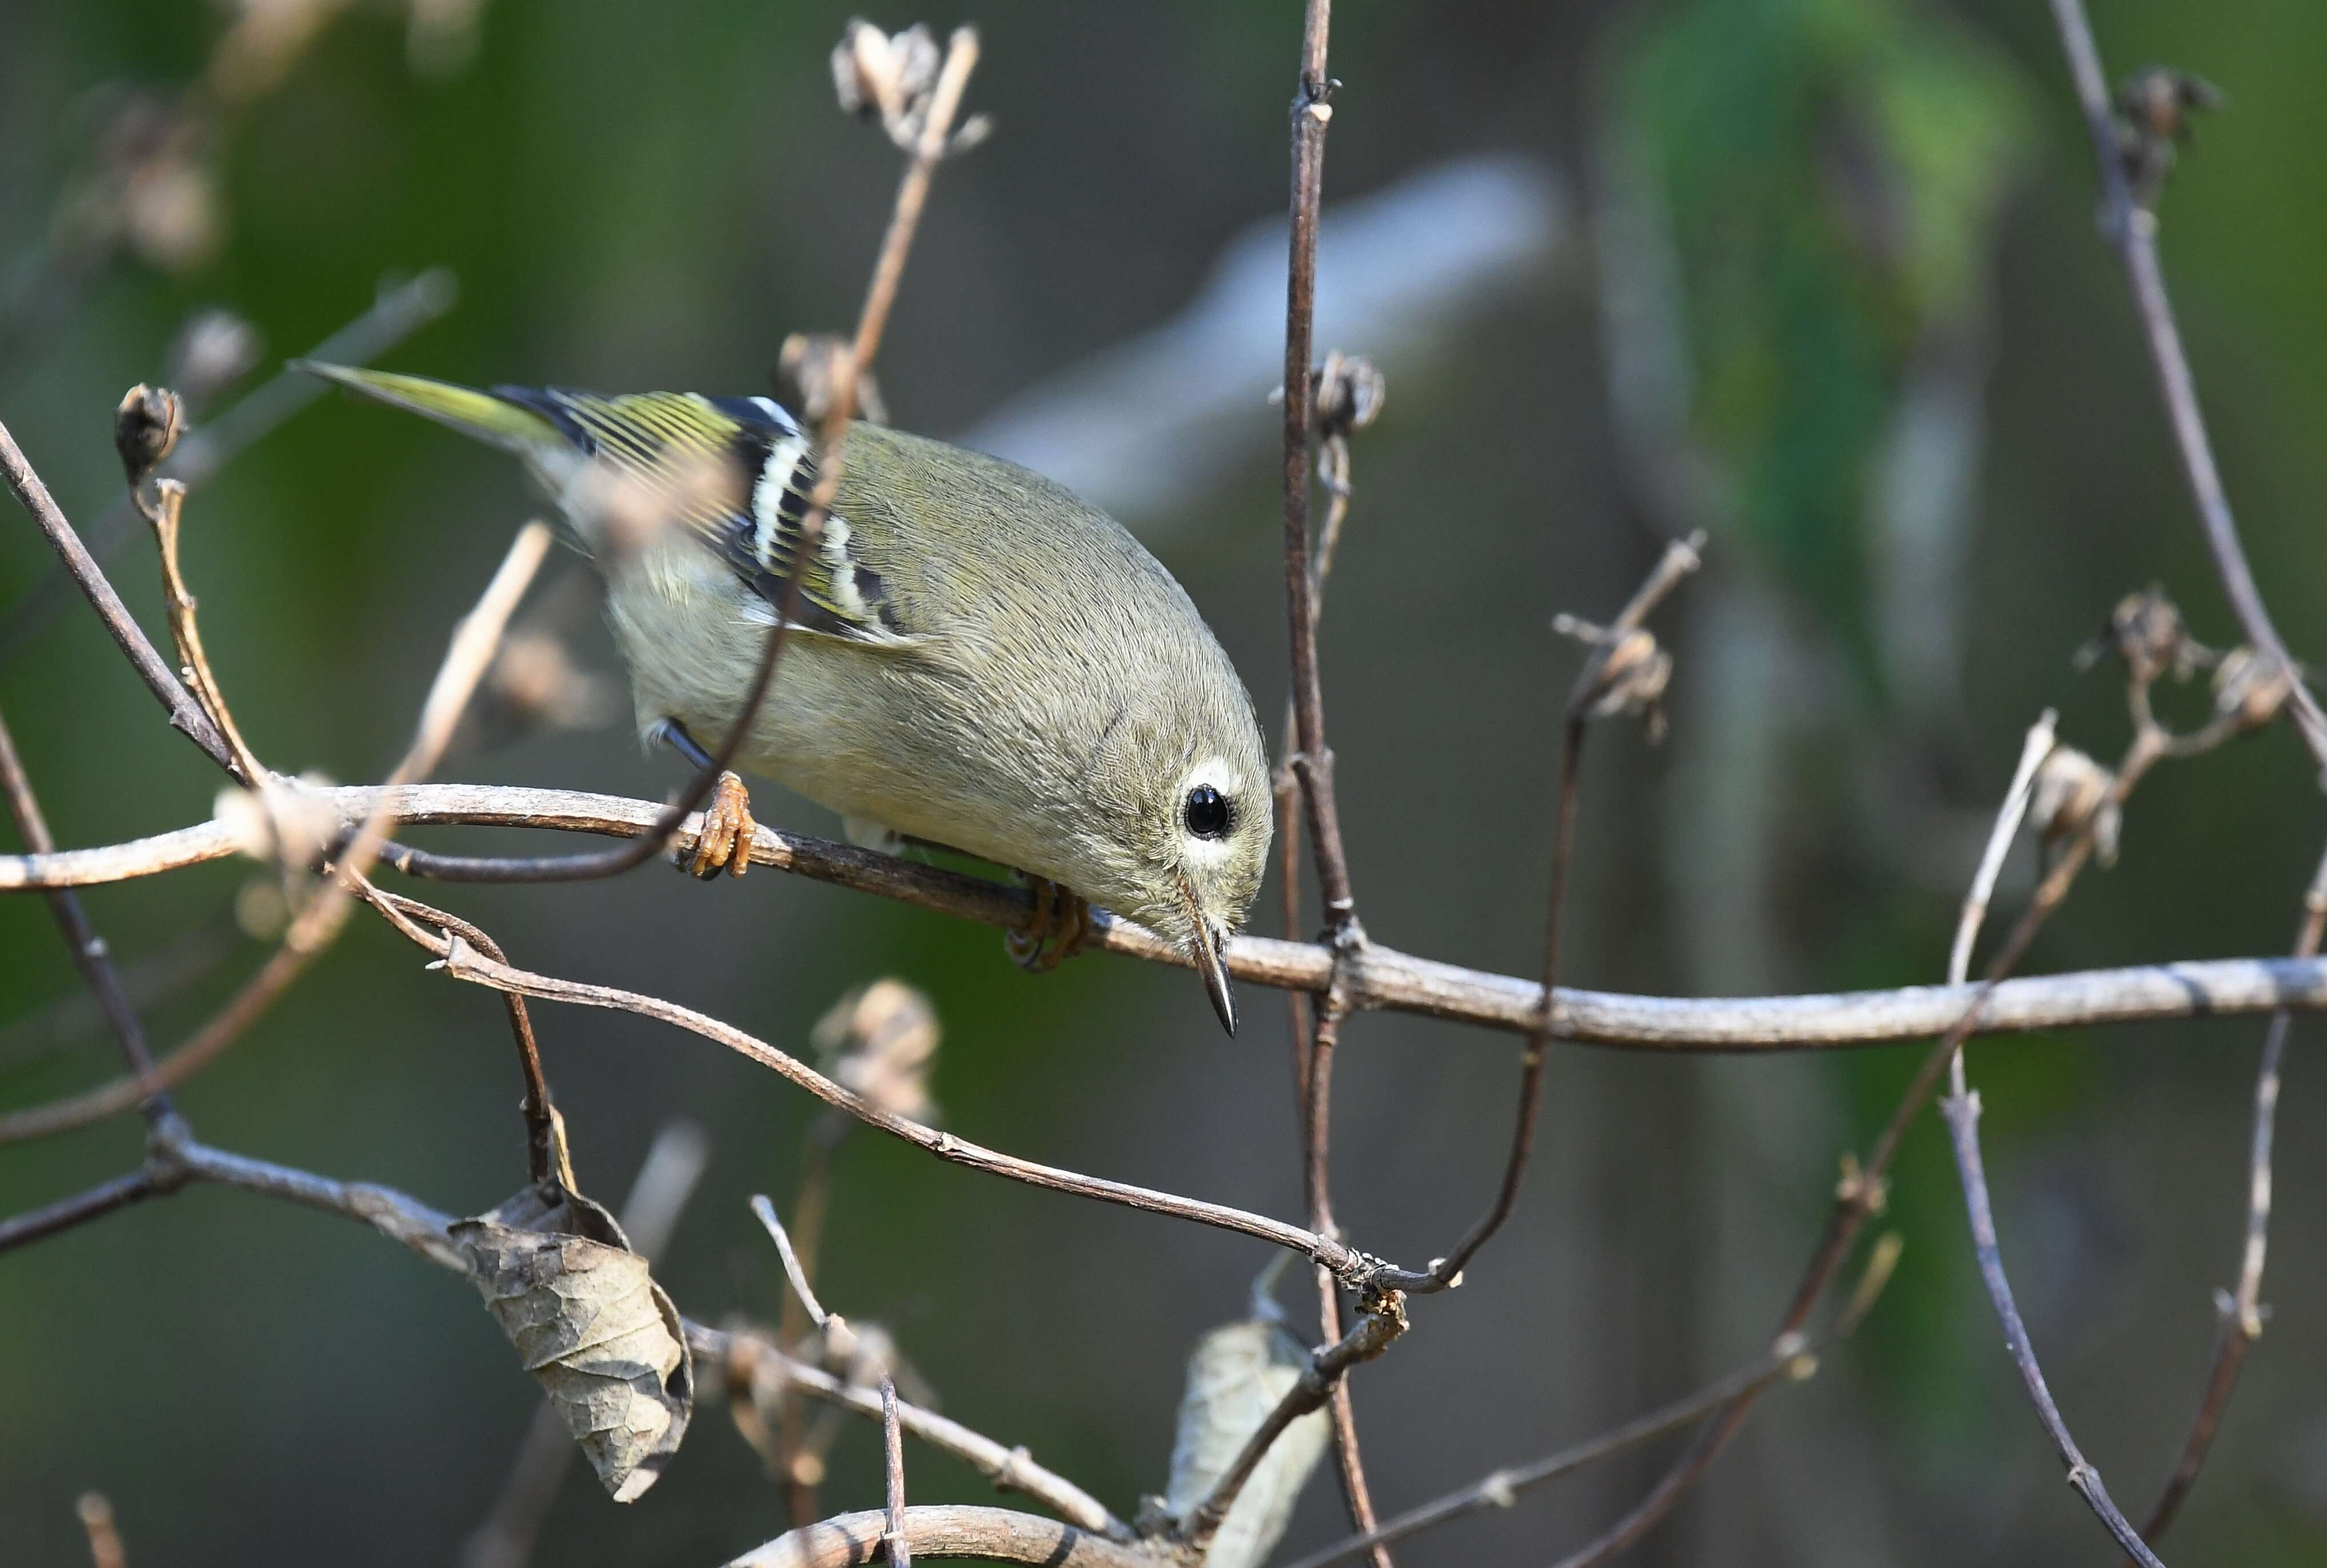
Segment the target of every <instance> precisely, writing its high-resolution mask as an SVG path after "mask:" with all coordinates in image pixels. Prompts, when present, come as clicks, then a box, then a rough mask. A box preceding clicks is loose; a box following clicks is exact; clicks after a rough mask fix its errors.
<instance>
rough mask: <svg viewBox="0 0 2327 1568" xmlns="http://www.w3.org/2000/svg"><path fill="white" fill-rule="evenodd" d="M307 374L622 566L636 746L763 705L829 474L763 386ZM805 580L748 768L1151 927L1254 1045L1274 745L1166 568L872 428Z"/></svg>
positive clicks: (1052, 493)
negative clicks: (439, 439) (807, 535)
mask: <svg viewBox="0 0 2327 1568" xmlns="http://www.w3.org/2000/svg"><path fill="white" fill-rule="evenodd" d="M302 368H303V369H307V370H310V371H313V373H314V374H316V375H318V376H322V377H325V378H329V379H331V380H332V381H335V382H338V383H339V384H340V385H341V386H343V387H349V388H350V389H351V390H354V391H357V392H360V393H362V394H364V395H365V396H367V397H375V398H378V400H380V401H381V402H384V403H388V404H391V405H394V406H397V407H399V408H404V409H408V410H410V411H411V412H413V413H416V414H420V415H426V416H427V417H429V418H431V419H435V420H437V421H439V422H440V423H443V424H444V425H451V426H452V427H453V429H455V430H458V431H460V432H462V433H463V434H467V435H470V436H472V437H475V438H477V439H479V440H481V441H486V442H490V443H493V444H495V445H498V446H501V447H505V448H507V449H508V450H509V451H511V452H514V453H517V454H518V455H519V457H521V458H522V459H524V461H525V462H526V465H527V466H528V469H530V470H531V471H532V472H533V474H534V476H535V478H536V479H537V481H540V483H542V484H543V485H544V486H545V487H546V488H547V490H548V491H549V493H550V494H551V495H552V496H553V497H555V498H556V500H557V502H558V504H559V506H560V509H561V510H563V512H564V513H565V517H566V519H567V521H568V523H569V524H570V525H571V527H573V528H574V530H575V534H576V535H577V536H578V537H579V540H580V543H581V544H582V546H583V547H584V549H585V550H587V551H588V552H589V553H590V554H591V555H592V556H593V559H594V560H595V561H596V563H597V565H598V566H599V569H600V571H601V572H602V573H603V575H604V577H605V580H606V587H607V602H608V608H609V611H610V616H611V619H612V624H613V628H614V633H615V637H616V639H617V641H618V642H619V643H620V645H621V649H622V654H623V657H624V658H625V659H627V661H628V662H629V664H630V667H631V683H632V689H633V692H634V695H635V697H636V705H637V712H638V719H639V723H640V732H641V733H642V734H644V735H646V736H648V737H649V738H650V739H664V740H668V741H670V742H672V743H673V744H675V745H677V746H678V748H679V749H680V750H682V751H687V752H688V754H690V755H691V756H694V757H695V758H696V760H697V761H698V762H700V761H703V760H705V759H704V756H703V750H702V747H701V746H700V745H699V744H697V743H696V741H695V740H694V739H693V737H701V738H702V739H703V740H706V741H709V742H712V743H714V744H716V743H717V742H718V741H719V740H721V739H723V738H724V736H725V735H726V733H727V732H728V730H729V728H730V727H731V726H732V724H733V723H734V720H735V718H736V717H737V716H738V714H740V713H741V712H742V710H743V697H744V694H745V692H746V690H747V689H748V687H749V686H750V685H751V682H752V673H753V671H754V669H755V668H756V667H757V665H758V662H759V659H760V655H761V651H762V649H763V647H764V646H765V642H766V639H767V636H768V631H769V629H770V628H771V626H773V625H774V624H775V621H776V618H777V605H778V602H780V599H781V597H782V592H783V582H784V577H785V574H786V573H787V572H789V571H790V570H792V568H793V563H794V559H795V556H796V555H798V554H799V543H800V539H801V537H802V534H801V528H800V519H801V517H802V515H803V514H804V513H805V512H806V510H807V508H808V496H809V494H810V492H811V491H812V490H814V489H815V486H816V477H817V462H816V458H815V456H814V455H813V454H812V453H811V452H810V451H809V440H808V434H807V433H806V432H805V431H804V430H803V429H802V427H801V425H800V424H799V421H798V420H796V419H794V418H793V417H792V416H791V415H790V414H789V413H787V412H786V411H785V410H784V408H783V407H782V406H780V405H779V404H777V403H776V402H774V401H773V400H771V399H770V398H766V397H699V396H697V395H696V394H693V393H674V392H645V393H638V394H632V395H626V396H617V397H602V396H599V395H596V394H593V393H587V392H569V391H559V390H551V389H534V388H527V387H494V388H492V389H491V391H489V392H480V391H476V390H473V389H472V388H469V387H456V386H452V385H450V384H448V383H445V382H442V381H433V380H428V379H425V378H420V377H416V376H397V375H389V374H387V373H384V372H381V371H376V370H361V369H349V368H346V367H342V366H337V365H323V364H316V363H313V362H307V363H304V365H303V367H302ZM665 520H669V521H673V522H676V523H681V524H683V525H684V526H675V527H656V526H653V525H655V524H659V523H660V522H662V521H665ZM799 571H800V597H799V604H800V610H799V616H798V619H797V621H796V622H795V624H794V625H793V627H792V630H791V632H790V635H789V639H788V642H787V646H786V649H785V651H784V657H783V664H782V667H781V668H780V671H779V673H778V675H777V677H776V680H775V684H774V686H773V687H772V689H771V690H770V692H769V693H768V695H767V698H766V700H765V702H764V703H763V704H762V706H761V709H760V711H759V713H758V714H756V715H755V716H754V718H753V720H752V729H751V733H749V735H748V736H747V737H746V738H745V741H744V743H743V747H742V749H741V751H740V752H739V753H738V761H740V762H741V763H742V765H743V766H744V767H745V768H748V769H750V770H752V771H753V772H755V773H760V774H763V775H765V776H767V777H769V778H771V779H776V780H777V781H778V782H780V783H782V784H785V785H787V786H789V787H790V788H791V789H796V790H798V791H799V793H801V794H802V795H805V796H807V797H808V798H810V799H811V800H815V801H817V802H818V803H820V804H822V805H824V806H827V807H831V808H832V809H833V810H835V811H836V812H838V813H840V814H841V816H842V817H844V818H846V821H847V823H848V828H849V834H850V836H851V837H853V838H855V839H857V840H858V841H859V842H867V841H882V840H885V841H887V842H891V843H893V842H894V841H895V840H897V839H900V838H902V839H907V840H919V841H921V842H924V843H927V844H930V845H942V846H947V847H950V848H953V849H957V850H960V851H964V852H966V853H967V854H973V855H977V856H980V857H982V858H984V859H986V860H989V861H992V862H994V863H997V864H1000V865H1004V866H1007V867H1012V868H1014V869H1016V870H1018V871H1021V872H1024V873H1029V874H1031V875H1033V876H1036V877H1040V878H1042V879H1045V880H1047V881H1049V882H1054V883H1057V884H1058V885H1059V886H1060V887H1062V888H1064V889H1067V890H1070V891H1071V892H1072V893H1074V894H1078V895H1080V897H1082V898H1083V899H1086V900H1089V901H1091V902H1094V903H1098V904H1101V905H1104V906H1105V907H1107V909H1110V910H1115V911H1117V913H1120V914H1124V915H1127V916H1129V917H1130V918H1132V919H1135V920H1138V921H1140V922H1141V923H1142V924H1144V925H1145V926H1147V927H1149V928H1150V929H1154V931H1156V932H1157V933H1159V934H1160V935H1162V936H1164V937H1165V938H1168V939H1170V940H1171V941H1172V942H1173V943H1174V944H1175V945H1177V946H1178V947H1180V949H1181V950H1182V952H1183V953H1185V954H1186V955H1187V957H1188V958H1189V960H1190V961H1191V962H1192V964H1193V965H1194V966H1195V968H1196V970H1197V971H1198V973H1199V974H1201V975H1202V976H1203V980H1204V985H1205V989H1206V990H1207V992H1208V993H1209V994H1210V996H1211V1000H1212V1006H1213V1008H1214V1009H1215V1010H1216V1011H1217V1012H1218V1013H1220V1022H1221V1023H1222V1024H1223V1025H1224V1026H1225V1027H1226V1028H1227V1029H1228V1031H1229V1033H1231V1034H1233V1033H1235V1032H1236V1009H1235V1003H1234V999H1233V997H1232V996H1231V994H1230V992H1229V978H1228V968H1227V966H1226V963H1225V962H1224V960H1223V957H1222V949H1223V947H1224V945H1225V943H1226V941H1227V939H1228V937H1229V934H1230V933H1231V932H1233V931H1235V930H1236V929H1238V927H1239V926H1240V925H1242V923H1243V921H1244V917H1245V913H1246V911H1247V910H1249V909H1250V908H1251V906H1252V901H1253V897H1254V895H1255V894H1256V893H1257V892H1258V891H1259V888H1260V881H1261V875H1262V872H1263V870H1264V868H1265V867H1266V862H1267V856H1268V843H1269V829H1270V823H1269V805H1270V801H1269V789H1268V772H1267V761H1266V751H1265V749H1264V747H1263V745H1262V742H1261V736H1260V726H1259V724H1258V723H1257V719H1256V717H1255V715H1254V712H1253V705H1252V698H1251V696H1250V695H1249V694H1248V692H1247V691H1246V690H1245V688H1244V685H1243V683H1242V682H1241V681H1239V680H1238V678H1237V673H1236V669H1235V667H1234V666H1232V665H1231V664H1229V658H1228V655H1227V654H1226V653H1224V652H1222V651H1221V649H1220V643H1219V641H1218V639H1215V638H1214V637H1213V636H1212V633H1211V629H1210V628H1209V627H1208V626H1206V625H1205V624H1204V621H1203V618H1202V617H1201V615H1199V614H1198V613H1197V612H1196V607H1195V606H1194V605H1193V604H1192V603H1191V602H1189V599H1188V595H1187V594H1186V593H1184V592H1183V591H1182V589H1181V587H1180V584H1179V583H1176V582H1174V581H1173V578H1172V575H1171V574H1170V573H1168V572H1166V571H1165V570H1164V567H1163V565H1161V564H1160V563H1159V562H1157V561H1156V559H1155V558H1154V556H1153V555H1149V554H1148V553H1147V552H1146V551H1145V549H1143V548H1142V547H1141V546H1140V545H1139V543H1138V541H1137V540H1135V539H1134V538H1133V537H1131V535H1130V534H1129V533H1127V532H1126V531H1125V529H1124V528H1123V527H1122V525H1120V524H1118V523H1117V522H1116V521H1115V520H1114V519H1113V518H1109V517H1107V516H1106V515H1105V514H1104V513H1101V512H1099V511H1098V510H1095V509H1092V508H1091V507H1089V506H1088V505H1086V504H1084V503H1083V502H1082V501H1080V500H1079V499H1076V498H1075V497H1074V496H1073V495H1071V494H1070V493H1068V491H1067V490H1064V489H1062V488H1061V487H1060V486H1058V485H1056V484H1053V483H1052V482H1051V481H1049V480H1046V479H1044V478H1042V476H1041V475H1039V474H1035V473H1032V472H1029V471H1027V470H1025V469H1023V468H1020V467H1017V466H1016V465H1015V464H1013V463H1008V462H1002V461H1001V460H999V459H997V458H992V457H987V456H985V455H984V454H982V453H975V452H966V451H963V450H962V449H960V448H958V447H953V446H948V445H945V444H943V443H939V442H935V441H928V440H924V439H922V438H921V437H919V436H913V435H907V434H902V432H899V431H893V430H888V429H884V428H883V427H881V426H879V425H863V424H859V425H852V426H851V427H850V429H849V432H848V436H847V443H846V453H845V456H844V458H843V463H842V475H841V481H840V485H839V489H838V493H837V495H836V497H835V499H834V502H833V506H832V511H831V516H830V517H829V518H828V519H827V522H826V524H825V526H824V529H823V532H822V535H821V537H820V538H819V539H818V543H817V546H816V549H815V551H814V553H813V554H812V555H810V556H809V558H808V559H807V560H806V561H804V562H801V563H800V564H799ZM742 820H744V821H748V817H743V818H742ZM740 859H741V856H740V854H738V856H737V860H738V862H739V863H740ZM714 869H715V867H714Z"/></svg>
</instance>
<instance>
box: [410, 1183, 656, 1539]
mask: <svg viewBox="0 0 2327 1568" xmlns="http://www.w3.org/2000/svg"><path fill="white" fill-rule="evenodd" d="M451 1235H452V1237H453V1245H454V1246H457V1247H459V1248H460V1250H461V1255H463V1257H464V1258H466V1259H467V1260H468V1264H469V1277H470V1278H471V1279H472V1280H473V1281H474V1282H475V1283H476V1286H477V1289H478V1290H480V1291H481V1292H482V1293H484V1298H485V1307H486V1310H487V1311H491V1313H492V1315H493V1318H494V1320H495V1321H498V1322H499V1323H500V1326H501V1331H502V1332H503V1333H505V1334H507V1335H508V1336H509V1342H510V1343H511V1344H513V1345H515V1346H516V1347H517V1350H518V1354H519V1357H521V1358H523V1359H524V1361H525V1367H526V1370H527V1371H528V1372H530V1373H532V1374H533V1375H534V1377H535V1378H536V1379H537V1380H538V1381H539V1383H540V1384H541V1389H542V1392H543V1393H544V1394H545V1395H547V1396H548V1398H549V1403H550V1405H551V1407H552V1408H553V1409H555V1410H556V1412H557V1414H559V1415H561V1416H563V1417H564V1418H565V1424H566V1427H567V1429H568V1430H570V1431H571V1432H572V1433H574V1441H575V1442H578V1443H579V1444H581V1446H582V1452H583V1454H584V1456H585V1457H586V1458H587V1459H588V1460H589V1461H590V1465H591V1468H592V1469H593V1470H596V1471H597V1472H598V1479H599V1480H601V1481H602V1482H603V1483H604V1484H605V1488H606V1490H607V1491H608V1492H609V1493H610V1494H612V1497H613V1499H614V1500H615V1501H616V1502H618V1503H628V1502H632V1501H635V1500H636V1499H637V1498H639V1497H640V1495H641V1494H642V1493H644V1492H645V1491H646V1489H648V1488H649V1487H650V1486H652V1485H654V1483H655V1481H656V1479H658V1478H659V1477H660V1476H661V1474H662V1470H663V1466H664V1465H665V1464H667V1463H668V1462H669V1460H670V1456H671V1455H672V1454H673V1453H675V1452H677V1451H678V1442H679V1439H680V1438H681V1437H683V1436H685V1435H686V1433H687V1417H688V1416H689V1415H690V1414H692V1413H693V1411H694V1408H695V1371H694V1367H693V1365H692V1363H691V1362H690V1361H689V1360H688V1358H687V1336H686V1334H685V1332H684V1330H683V1329H682V1327H681V1325H680V1322H679V1317H678V1308H677V1307H675V1306H673V1305H672V1304H671V1301H670V1298H669V1297H668V1295H665V1294H664V1293H663V1290H662V1287H661V1286H660V1285H658V1284H656V1283H654V1281H653V1279H652V1278H650V1276H649V1274H648V1271H647V1261H646V1259H644V1258H642V1257H640V1256H639V1255H638V1254H636V1253H634V1252H632V1251H631V1246H630V1242H629V1240H628V1238H626V1237H624V1236H623V1235H622V1230H621V1226H619V1225H617V1224H616V1223H615V1222H614V1217H613V1216H612V1215H611V1214H609V1213H607V1212H606V1210H605V1209H603V1208H602V1207H600V1206H599V1205H598V1204H595V1203H593V1202H592V1201H591V1200H590V1199H586V1198H584V1197H583V1196H581V1194H579V1193H576V1192H572V1191H568V1190H566V1189H565V1187H564V1186H562V1185H560V1184H559V1183H558V1182H556V1181H544V1182H540V1183H538V1184H537V1185H535V1186H531V1187H528V1188H526V1189H525V1190H523V1191H520V1192H519V1193H518V1194H517V1195H516V1196H515V1197H513V1198H511V1199H509V1201H507V1202H506V1203H503V1204H502V1205H500V1207H499V1208H498V1209H494V1210H492V1212H491V1213H490V1214H482V1215H479V1216H478V1217H477V1218H473V1219H463V1220H461V1221H459V1222H458V1223H456V1224H454V1225H453V1227H451Z"/></svg>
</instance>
